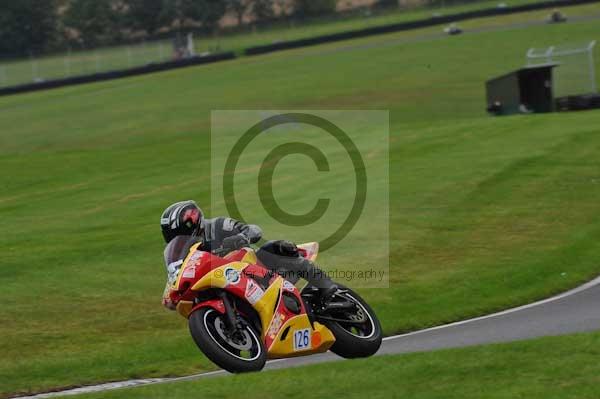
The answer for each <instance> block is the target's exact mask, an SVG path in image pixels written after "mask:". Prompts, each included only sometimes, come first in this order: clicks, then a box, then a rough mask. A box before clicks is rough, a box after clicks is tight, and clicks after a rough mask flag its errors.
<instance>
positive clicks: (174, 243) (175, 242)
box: [164, 236, 201, 265]
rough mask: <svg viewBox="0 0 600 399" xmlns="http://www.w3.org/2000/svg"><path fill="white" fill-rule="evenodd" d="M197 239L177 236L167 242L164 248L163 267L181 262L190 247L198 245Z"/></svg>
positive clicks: (198, 239)
mask: <svg viewBox="0 0 600 399" xmlns="http://www.w3.org/2000/svg"><path fill="white" fill-rule="evenodd" d="M200 241H201V240H200V238H199V237H192V236H177V237H175V238H174V239H172V240H171V242H169V244H168V245H167V247H166V248H165V252H164V256H165V265H170V264H172V263H174V262H177V261H183V259H185V257H186V256H187V254H188V252H189V251H190V248H191V247H192V245H194V244H197V243H199V242H200Z"/></svg>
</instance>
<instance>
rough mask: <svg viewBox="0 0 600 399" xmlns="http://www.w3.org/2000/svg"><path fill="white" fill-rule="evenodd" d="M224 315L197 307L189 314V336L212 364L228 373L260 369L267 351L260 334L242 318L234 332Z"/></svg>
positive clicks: (207, 308)
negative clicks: (229, 329) (229, 328)
mask: <svg viewBox="0 0 600 399" xmlns="http://www.w3.org/2000/svg"><path fill="white" fill-rule="evenodd" d="M225 317H226V315H224V314H221V313H220V312H218V311H216V310H215V309H213V308H209V307H206V308H200V309H198V310H196V311H195V312H193V313H192V314H191V315H190V317H189V320H188V322H189V328H190V333H191V334H192V338H193V339H194V342H196V345H197V346H198V348H200V350H201V351H202V352H203V353H204V354H205V355H206V357H208V358H209V359H210V360H211V361H212V362H213V363H215V364H216V365H218V366H219V367H221V368H223V369H225V370H227V371H229V372H230V373H246V372H251V371H259V370H262V368H263V367H264V366H265V362H266V361H267V352H266V351H265V347H264V344H263V342H262V341H261V339H260V335H259V334H258V333H256V331H254V329H253V328H252V326H251V325H250V323H249V322H248V321H246V320H245V319H244V318H240V323H239V324H240V327H241V328H238V329H237V330H235V331H234V332H230V331H228V329H227V327H226V324H225Z"/></svg>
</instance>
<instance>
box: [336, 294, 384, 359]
mask: <svg viewBox="0 0 600 399" xmlns="http://www.w3.org/2000/svg"><path fill="white" fill-rule="evenodd" d="M336 296H338V299H339V300H340V301H343V300H347V301H351V302H353V303H354V304H355V305H356V306H357V308H358V310H357V311H356V312H355V314H346V315H345V317H347V318H348V319H349V321H351V322H349V323H342V322H338V321H329V322H327V323H326V324H327V327H328V328H329V329H330V330H331V332H333V335H334V336H335V339H336V341H335V343H334V344H333V346H332V347H331V351H332V352H333V353H335V354H336V355H338V356H341V357H344V358H347V359H353V358H359V357H369V356H372V355H374V354H375V353H376V352H377V351H378V350H379V347H380V346H381V342H382V339H383V330H382V329H381V324H380V322H379V319H377V316H376V315H375V312H374V311H373V309H371V307H370V306H369V304H368V303H366V302H365V301H364V299H362V298H361V297H360V295H358V294H357V293H355V292H354V291H352V290H350V289H348V288H345V287H344V292H343V293H339V294H336ZM337 317H340V315H336V318H337ZM353 319H354V320H353ZM363 319H364V320H365V322H364V323H362V324H354V323H352V321H356V320H363Z"/></svg>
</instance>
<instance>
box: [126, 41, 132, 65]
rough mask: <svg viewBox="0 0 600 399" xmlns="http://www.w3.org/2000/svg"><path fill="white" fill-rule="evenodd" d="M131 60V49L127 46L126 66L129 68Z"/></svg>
mask: <svg viewBox="0 0 600 399" xmlns="http://www.w3.org/2000/svg"><path fill="white" fill-rule="evenodd" d="M132 58H133V55H132V54H131V47H130V46H127V66H128V67H129V68H131V62H132Z"/></svg>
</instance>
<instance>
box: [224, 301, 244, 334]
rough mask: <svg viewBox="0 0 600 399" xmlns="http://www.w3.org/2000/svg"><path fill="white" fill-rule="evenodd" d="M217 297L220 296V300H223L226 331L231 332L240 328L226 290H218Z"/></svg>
mask: <svg viewBox="0 0 600 399" xmlns="http://www.w3.org/2000/svg"><path fill="white" fill-rule="evenodd" d="M219 297H220V298H221V300H222V301H223V305H224V306H225V316H226V317H225V327H227V332H229V333H230V334H233V333H234V332H236V331H237V330H238V329H239V328H240V326H239V323H238V320H237V317H236V311H235V309H234V308H233V305H232V304H231V301H230V300H229V296H228V295H227V292H225V291H220V292H219Z"/></svg>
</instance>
